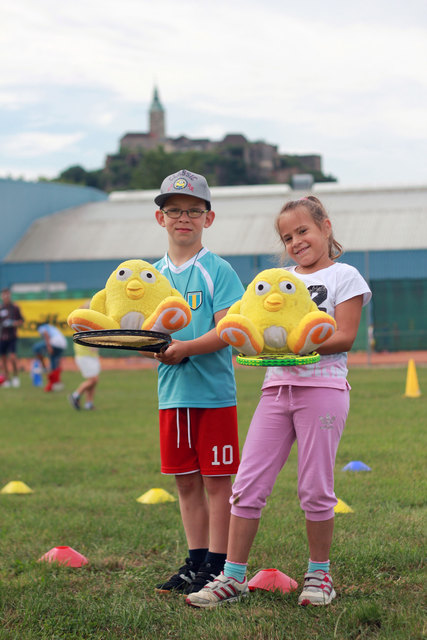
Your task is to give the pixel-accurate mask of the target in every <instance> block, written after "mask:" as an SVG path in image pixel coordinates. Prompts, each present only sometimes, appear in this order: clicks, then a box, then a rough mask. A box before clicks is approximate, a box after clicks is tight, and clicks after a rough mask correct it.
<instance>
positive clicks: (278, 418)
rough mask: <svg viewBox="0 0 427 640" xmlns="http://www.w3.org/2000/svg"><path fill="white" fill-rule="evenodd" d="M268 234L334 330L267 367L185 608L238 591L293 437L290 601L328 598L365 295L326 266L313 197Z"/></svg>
mask: <svg viewBox="0 0 427 640" xmlns="http://www.w3.org/2000/svg"><path fill="white" fill-rule="evenodd" d="M276 230H277V232H278V234H279V236H280V239H281V241H282V243H283V244H284V247H285V250H286V253H287V254H288V256H289V258H291V259H292V260H293V261H295V262H296V266H293V267H290V268H289V270H290V271H291V272H293V273H294V274H295V275H296V276H298V277H299V278H301V280H302V281H303V282H304V283H305V284H306V286H307V288H308V289H309V291H310V293H311V296H312V299H313V300H314V302H316V304H317V306H318V307H319V309H321V310H322V311H326V312H327V313H329V314H330V315H331V316H333V317H334V318H335V320H336V323H337V330H336V332H335V334H334V335H333V336H331V337H330V338H329V339H328V340H326V341H325V342H324V343H323V344H322V345H321V346H319V348H318V349H317V351H318V352H319V353H320V354H321V359H320V362H318V363H316V364H311V365H305V366H301V365H300V366H289V367H270V368H268V369H267V372H266V376H265V379H264V383H263V386H262V395H261V399H260V401H259V404H258V407H257V409H256V410H255V413H254V416H253V418H252V422H251V425H250V428H249V431H248V435H247V438H246V442H245V445H244V448H243V452H242V460H241V463H240V467H239V471H238V473H237V476H236V479H235V482H234V485H233V493H232V496H231V498H230V502H231V505H232V507H231V513H232V515H231V521H230V532H229V540H228V550H227V561H226V563H225V567H224V571H223V572H222V573H221V574H220V575H219V576H217V577H216V579H215V580H214V581H213V582H210V583H209V584H207V585H206V586H205V587H204V588H203V589H202V590H201V591H199V592H198V593H193V594H191V595H189V596H188V597H187V600H186V602H187V604H190V605H192V606H195V607H215V606H217V605H219V604H221V603H223V602H226V601H233V600H237V599H238V598H239V597H241V596H242V595H246V594H247V593H248V581H247V579H246V568H247V562H248V557H249V552H250V549H251V546H252V543H253V541H254V539H255V535H256V532H257V530H258V524H259V521H260V517H261V510H262V508H263V507H264V506H265V504H266V499H267V497H268V496H269V495H270V493H271V491H272V489H273V486H274V483H275V480H276V478H277V475H278V473H279V472H280V470H281V469H282V467H283V466H284V464H285V462H286V460H287V458H288V456H289V453H290V451H291V447H292V445H293V443H294V442H295V440H296V441H297V444H298V497H299V500H300V505H301V509H302V510H303V511H304V512H305V523H306V531H307V538H308V547H309V553H310V556H309V561H308V570H307V573H306V574H305V576H304V586H303V589H302V592H301V594H300V596H299V599H298V603H299V604H300V605H308V604H312V605H327V604H329V603H330V602H331V601H332V599H333V598H334V597H335V595H336V594H335V591H334V588H333V583H332V577H331V573H330V563H329V551H330V547H331V543H332V534H333V528H334V506H335V505H336V504H337V499H336V497H335V493H334V465H335V457H336V452H337V448H338V444H339V441H340V438H341V435H342V432H343V429H344V426H345V422H346V418H347V414H348V409H349V390H350V385H349V384H348V382H347V379H346V376H347V353H346V352H347V351H348V350H349V349H351V346H352V344H353V342H354V340H355V338H356V334H357V330H358V327H359V322H360V317H361V311H362V307H363V306H364V305H366V304H367V303H368V302H369V300H370V298H371V292H370V290H369V287H368V285H367V283H366V282H365V280H364V279H363V278H362V276H361V275H360V274H359V272H358V271H357V270H356V269H355V268H354V267H351V266H349V265H347V264H343V263H339V262H335V260H336V258H338V257H339V256H340V255H341V254H342V247H341V245H340V244H338V242H337V241H336V240H335V239H334V236H333V232H332V227H331V222H330V220H329V217H328V215H327V213H326V211H325V208H324V207H323V205H322V203H321V202H320V201H319V200H318V199H317V198H316V197H314V196H309V197H307V198H301V199H300V200H294V201H291V202H288V203H287V204H286V205H285V206H284V207H283V208H282V210H281V212H280V214H279V216H278V217H277V220H276Z"/></svg>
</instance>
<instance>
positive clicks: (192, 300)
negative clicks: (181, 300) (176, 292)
mask: <svg viewBox="0 0 427 640" xmlns="http://www.w3.org/2000/svg"><path fill="white" fill-rule="evenodd" d="M187 302H188V304H189V305H190V309H191V310H192V311H195V310H196V309H198V308H199V307H200V305H201V304H202V302H203V294H202V292H201V291H189V292H188V293H187Z"/></svg>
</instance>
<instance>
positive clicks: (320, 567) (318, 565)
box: [307, 560, 331, 573]
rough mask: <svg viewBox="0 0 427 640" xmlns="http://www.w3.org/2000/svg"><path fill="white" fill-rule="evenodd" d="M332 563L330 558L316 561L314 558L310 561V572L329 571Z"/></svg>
mask: <svg viewBox="0 0 427 640" xmlns="http://www.w3.org/2000/svg"><path fill="white" fill-rule="evenodd" d="M330 565H331V563H330V561H329V560H325V561H324V562H314V561H313V560H309V561H308V569H307V571H308V572H309V573H312V572H313V571H324V572H325V573H329V567H330Z"/></svg>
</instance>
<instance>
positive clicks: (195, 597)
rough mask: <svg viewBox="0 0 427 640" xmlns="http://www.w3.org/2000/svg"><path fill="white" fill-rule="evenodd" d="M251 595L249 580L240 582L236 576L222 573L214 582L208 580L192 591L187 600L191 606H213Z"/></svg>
mask: <svg viewBox="0 0 427 640" xmlns="http://www.w3.org/2000/svg"><path fill="white" fill-rule="evenodd" d="M248 595H249V588H248V581H247V580H246V578H245V579H244V581H243V582H238V581H237V580H236V579H235V578H226V577H225V575H224V573H220V574H219V576H217V577H216V578H215V580H213V581H212V582H208V583H207V584H206V585H205V586H204V587H203V589H201V590H200V591H197V592H196V593H190V595H189V596H187V598H186V600H185V602H186V603H187V604H189V605H190V606H191V607H202V608H206V609H208V608H212V607H217V606H218V605H220V604H224V602H235V601H236V600H239V599H240V598H243V597H245V596H248Z"/></svg>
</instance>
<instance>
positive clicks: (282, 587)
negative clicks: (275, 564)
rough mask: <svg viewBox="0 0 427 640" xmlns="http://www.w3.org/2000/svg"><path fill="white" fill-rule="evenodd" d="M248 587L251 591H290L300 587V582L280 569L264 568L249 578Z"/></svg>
mask: <svg viewBox="0 0 427 640" xmlns="http://www.w3.org/2000/svg"><path fill="white" fill-rule="evenodd" d="M248 587H249V591H255V589H263V590H264V591H281V592H282V593H289V592H290V591H295V589H297V588H298V583H297V582H295V580H292V578H290V577H289V576H287V575H286V574H285V573H282V572H281V571H279V570H278V569H262V571H258V573H257V574H255V575H254V577H253V578H252V579H251V580H249V583H248Z"/></svg>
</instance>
